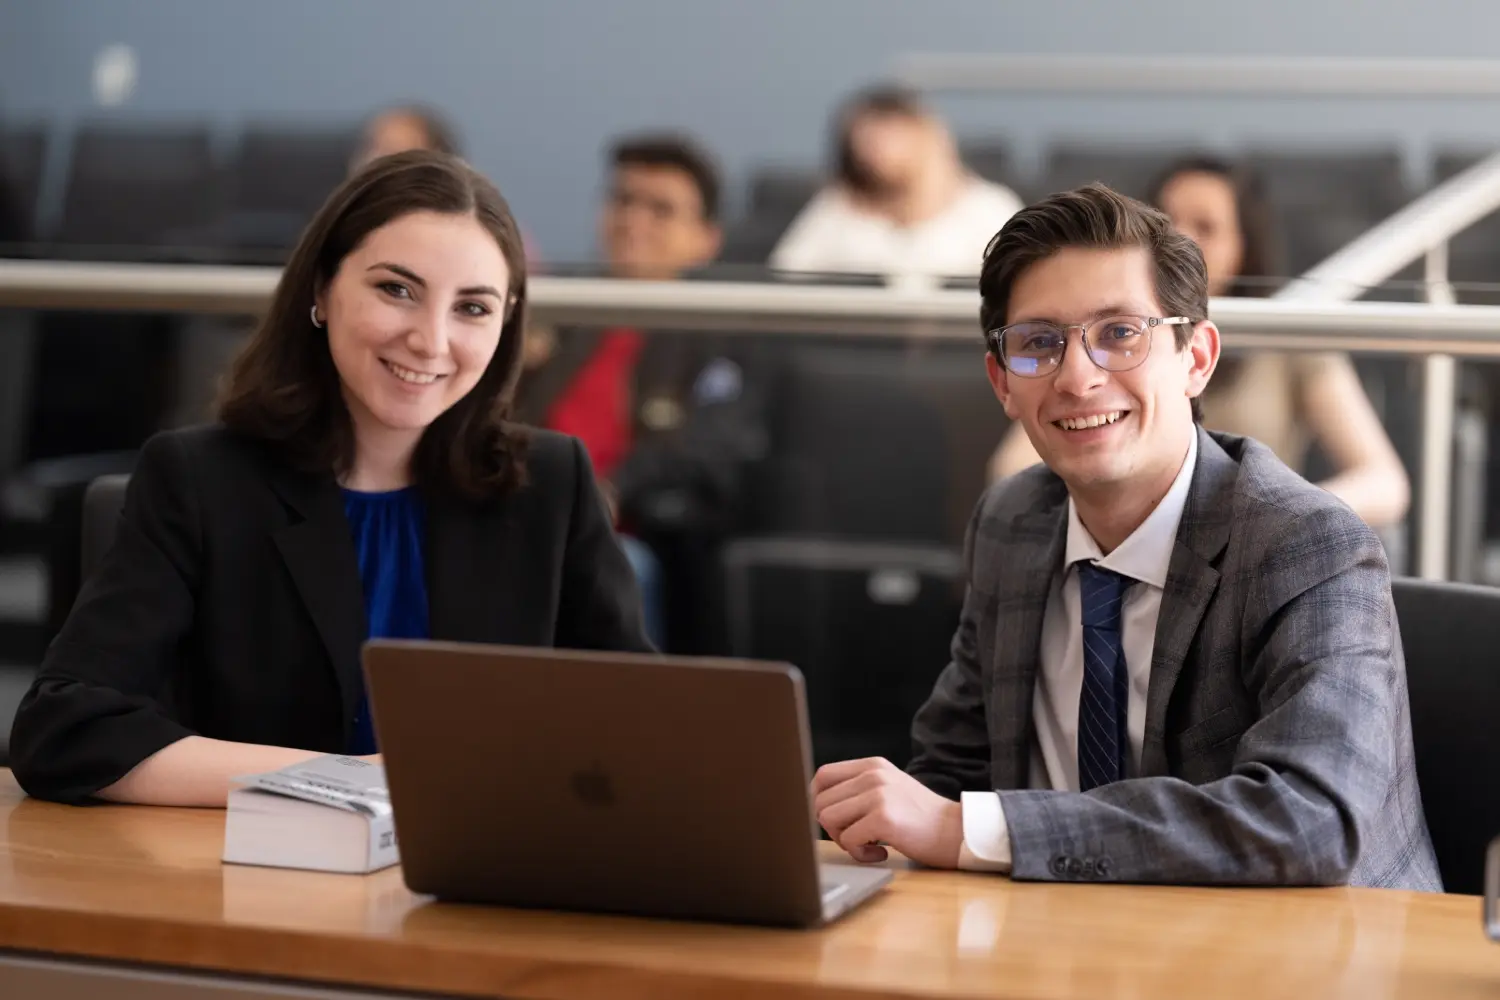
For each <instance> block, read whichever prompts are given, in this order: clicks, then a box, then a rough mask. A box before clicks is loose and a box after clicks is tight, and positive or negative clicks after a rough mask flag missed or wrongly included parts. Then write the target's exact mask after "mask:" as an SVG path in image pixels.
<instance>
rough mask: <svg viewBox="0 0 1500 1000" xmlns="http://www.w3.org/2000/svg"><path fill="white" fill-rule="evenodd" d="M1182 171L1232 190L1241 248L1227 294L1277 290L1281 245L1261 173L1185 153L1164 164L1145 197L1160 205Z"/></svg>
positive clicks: (1262, 293)
mask: <svg viewBox="0 0 1500 1000" xmlns="http://www.w3.org/2000/svg"><path fill="white" fill-rule="evenodd" d="M1183 174H1208V175H1209V176H1210V177H1217V178H1219V179H1220V180H1222V181H1223V182H1224V183H1226V184H1228V185H1229V188H1230V190H1232V191H1233V192H1234V211H1235V216H1236V217H1237V218H1238V221H1239V228H1240V237H1241V239H1243V240H1244V244H1245V245H1244V250H1243V252H1242V253H1241V255H1240V273H1239V274H1236V275H1235V276H1234V281H1233V283H1231V284H1230V286H1229V291H1228V294H1229V295H1233V296H1240V297H1243V298H1260V297H1262V296H1266V295H1270V294H1271V292H1273V291H1275V290H1276V286H1277V284H1278V283H1279V279H1281V278H1283V277H1285V273H1284V272H1285V268H1284V267H1283V265H1282V263H1281V249H1280V244H1279V243H1278V241H1277V239H1276V226H1275V220H1274V218H1273V217H1272V214H1271V204H1270V202H1269V201H1268V200H1267V198H1266V192H1265V185H1264V184H1263V183H1261V179H1260V175H1259V174H1257V173H1255V171H1253V170H1251V169H1250V168H1249V167H1247V166H1243V165H1237V164H1233V163H1230V162H1229V161H1228V160H1222V159H1220V158H1219V157H1217V156H1208V155H1201V154H1200V155H1196V156H1187V157H1184V158H1182V159H1180V160H1177V161H1176V162H1175V163H1173V164H1171V165H1170V166H1169V167H1167V169H1166V170H1163V171H1162V172H1161V174H1160V175H1159V176H1158V177H1157V179H1156V183H1154V184H1152V185H1151V195H1150V198H1149V199H1148V200H1149V201H1150V202H1151V204H1153V205H1155V206H1156V207H1157V208H1160V207H1161V197H1162V192H1164V191H1165V190H1166V188H1167V185H1168V184H1170V183H1171V182H1172V181H1174V180H1176V179H1177V178H1178V177H1181V176H1182V175H1183Z"/></svg>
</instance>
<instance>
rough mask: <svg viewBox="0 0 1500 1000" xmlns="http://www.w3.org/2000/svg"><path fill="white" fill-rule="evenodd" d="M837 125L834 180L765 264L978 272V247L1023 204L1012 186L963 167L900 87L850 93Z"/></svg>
mask: <svg viewBox="0 0 1500 1000" xmlns="http://www.w3.org/2000/svg"><path fill="white" fill-rule="evenodd" d="M835 132H836V136H835V161H836V162H835V172H836V177H835V180H834V182H833V183H832V184H831V185H830V186H828V187H826V188H824V189H823V190H822V191H821V192H820V193H819V194H818V195H816V196H815V197H814V198H813V200H812V201H811V202H810V203H809V204H808V205H807V207H806V208H805V209H803V210H802V213H801V214H800V215H799V216H798V217H797V219H796V221H795V222H793V223H792V225H791V228H789V229H788V230H787V232H786V235H784V236H783V237H782V238H781V242H780V243H779V244H777V246H776V249H775V250H774V251H773V252H772V254H771V258H770V262H769V263H770V266H771V267H772V268H775V269H777V270H783V271H802V272H824V273H861V274H877V275H885V276H887V277H889V278H891V279H893V280H896V281H903V280H908V281H909V280H912V279H917V280H922V279H927V280H931V279H935V278H942V277H973V276H977V275H978V274H979V266H980V263H981V262H982V261H983V260H984V250H985V247H986V246H988V245H989V242H990V240H991V239H992V238H993V237H994V235H995V234H996V233H997V232H999V231H1000V227H1001V226H1003V225H1005V220H1007V219H1009V218H1010V217H1011V216H1012V215H1014V214H1015V213H1016V212H1017V211H1019V210H1020V208H1021V200H1020V199H1019V198H1018V197H1016V194H1015V192H1013V191H1011V190H1010V189H1009V188H1007V187H1003V186H1001V185H999V184H993V183H991V182H989V181H986V180H983V179H981V178H979V177H976V176H975V175H974V174H972V173H970V172H969V171H968V170H967V169H966V168H965V167H964V165H963V162H962V160H961V159H960V158H959V154H958V149H957V147H956V145H955V144H954V141H953V136H952V134H951V133H949V131H948V128H947V126H946V125H944V124H943V122H942V121H941V120H940V119H939V118H938V117H937V116H936V115H934V114H932V113H931V112H930V111H929V110H928V109H927V108H925V107H924V106H923V105H922V104H921V103H920V102H919V101H918V100H917V98H916V97H915V95H913V94H910V93H908V92H906V91H904V90H900V89H896V88H878V89H873V90H869V91H866V92H864V93H862V94H860V95H858V96H856V97H855V98H854V99H853V100H852V101H850V102H849V103H848V104H847V105H846V106H845V107H844V109H843V110H842V111H841V113H840V114H839V116H838V124H837V126H836V129H835Z"/></svg>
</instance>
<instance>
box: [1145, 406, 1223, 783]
mask: <svg viewBox="0 0 1500 1000" xmlns="http://www.w3.org/2000/svg"><path fill="white" fill-rule="evenodd" d="M1238 475H1239V465H1238V464H1237V463H1236V462H1235V461H1234V460H1233V459H1232V458H1230V457H1229V455H1228V454H1226V453H1225V451H1224V449H1223V448H1221V447H1219V445H1218V443H1217V442H1215V441H1214V439H1213V438H1211V437H1210V436H1209V435H1208V433H1207V432H1206V431H1204V430H1203V429H1202V428H1199V430H1198V464H1197V467H1196V468H1195V469H1194V470H1193V481H1192V485H1191V486H1190V487H1189V489H1188V498H1187V504H1186V505H1185V506H1184V507H1183V510H1182V522H1181V523H1180V524H1179V525H1178V527H1177V542H1176V544H1175V545H1174V547H1173V549H1172V561H1171V564H1170V566H1169V568H1168V570H1167V584H1166V587H1165V588H1164V589H1163V592H1162V598H1161V611H1160V613H1159V614H1158V617H1157V622H1156V640H1155V645H1154V647H1153V650H1152V654H1151V678H1150V680H1149V681H1148V682H1147V686H1146V731H1145V735H1144V738H1143V740H1142V746H1141V774H1142V776H1143V777H1150V776H1154V775H1163V774H1166V773H1167V752H1166V727H1167V709H1168V708H1169V707H1170V705H1171V701H1172V690H1173V688H1175V687H1176V685H1177V678H1178V677H1179V676H1181V674H1182V668H1183V665H1184V664H1185V663H1186V662H1187V656H1188V653H1189V651H1190V650H1191V648H1192V645H1193V637H1194V636H1196V635H1197V634H1198V626H1199V624H1201V623H1202V621H1203V615H1204V614H1205V613H1206V612H1207V610H1208V603H1209V601H1210V600H1211V599H1212V598H1213V595H1214V591H1215V590H1217V589H1218V586H1219V571H1218V570H1217V569H1215V568H1214V563H1215V561H1216V560H1217V559H1218V557H1219V553H1221V552H1223V551H1224V547H1225V545H1227V544H1228V542H1229V529H1230V524H1231V520H1232V517H1233V500H1234V484H1235V481H1236V479H1237V478H1238Z"/></svg>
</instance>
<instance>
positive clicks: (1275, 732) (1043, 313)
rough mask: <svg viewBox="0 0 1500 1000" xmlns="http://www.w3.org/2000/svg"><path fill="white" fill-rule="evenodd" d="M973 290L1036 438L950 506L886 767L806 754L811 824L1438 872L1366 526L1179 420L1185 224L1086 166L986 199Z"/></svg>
mask: <svg viewBox="0 0 1500 1000" xmlns="http://www.w3.org/2000/svg"><path fill="white" fill-rule="evenodd" d="M980 294H981V297H982V304H981V307H980V317H981V320H982V322H983V326H984V330H985V339H986V344H987V346H988V349H989V353H988V354H987V356H986V366H987V368H988V372H989V378H990V382H991V383H992V384H993V385H994V389H995V395H996V396H997V397H999V399H1000V401H1001V403H1003V404H1004V407H1005V412H1006V413H1007V414H1008V415H1009V416H1010V417H1011V418H1012V419H1013V420H1015V421H1017V422H1019V423H1020V424H1021V425H1022V426H1023V427H1024V428H1025V430H1026V433H1027V436H1028V437H1029V438H1030V439H1031V443H1032V444H1033V445H1034V446H1035V448H1036V450H1037V452H1038V453H1039V454H1040V455H1041V456H1042V459H1043V461H1044V463H1045V464H1044V465H1040V466H1034V467H1032V468H1030V469H1027V470H1026V471H1024V472H1022V473H1020V474H1018V475H1016V476H1013V477H1011V478H1010V479H1006V480H1002V481H1001V482H999V483H997V484H995V485H994V486H993V487H991V489H990V490H989V492H988V493H987V494H986V495H985V496H984V498H983V499H982V500H981V501H980V503H979V506H978V508H977V510H976V511H975V513H974V517H973V520H972V522H971V523H970V526H969V538H968V544H967V547H966V556H965V558H966V568H967V574H968V591H967V595H966V598H965V602H964V609H963V613H962V616H961V618H960V621H959V625H958V631H957V634H956V635H955V636H954V639H953V647H952V660H951V662H950V663H949V664H948V666H947V668H946V669H945V670H944V671H943V673H942V675H941V676H940V677H939V679H938V682H937V685H936V687H935V688H934V690H933V693H932V696H931V698H930V699H929V700H928V702H927V704H926V705H925V706H923V708H922V709H921V711H920V712H919V713H918V715H917V718H916V721H915V723H914V725H913V741H914V744H915V751H916V753H915V755H914V757H913V759H912V762H911V764H910V766H909V768H908V772H909V773H904V772H902V771H900V770H898V769H896V768H895V767H894V766H892V765H891V764H890V763H888V762H886V761H883V760H859V761H847V762H844V763H839V764H830V765H828V766H826V767H824V768H822V769H820V770H819V772H818V774H817V776H816V777H815V779H814V782H813V793H814V795H815V797H816V808H817V811H818V817H819V821H820V822H821V823H822V824H823V826H824V828H825V829H826V830H828V832H829V834H830V835H831V836H832V837H833V838H834V839H835V840H836V841H838V842H839V844H840V845H842V846H843V847H844V848H845V849H846V850H847V851H849V852H850V853H851V854H852V855H854V856H855V857H856V858H858V859H860V860H865V861H876V860H880V859H881V858H883V857H884V856H885V846H889V847H893V848H895V849H896V850H899V851H901V852H903V853H905V854H906V855H908V856H909V857H911V858H913V859H915V860H917V861H919V862H922V863H924V864H928V865H933V866H938V867H948V868H953V867H961V868H973V869H981V870H992V871H1006V872H1010V873H1011V874H1012V875H1013V876H1014V877H1016V878H1026V879H1056V880H1077V881H1124V882H1163V883H1184V884H1187V883H1196V884H1236V885H1324V884H1343V883H1348V884H1353V885H1373V886H1390V887H1400V888H1409V889H1432V890H1435V889H1439V888H1440V882H1439V878H1438V873H1437V865H1436V861H1435V859H1434V857H1433V853H1432V847H1431V843H1430V841H1429V839H1428V835H1427V827H1426V823H1425V821H1424V819H1423V816H1422V807H1421V799H1420V796H1419V794H1418V789H1417V777H1416V772H1415V769H1414V765H1413V760H1412V740H1411V725H1410V720H1409V708H1408V705H1407V695H1406V677H1405V664H1404V661H1403V659H1402V654H1401V645H1400V638H1399V636H1398V634H1397V631H1396V623H1395V617H1394V611H1393V608H1392V603H1391V593H1390V573H1389V569H1388V567H1387V564H1386V560H1385V556H1384V553H1383V551H1382V549H1381V547H1380V544H1379V542H1378V541H1377V540H1376V538H1375V535H1374V534H1373V533H1371V531H1370V529H1369V528H1367V527H1366V526H1365V525H1364V524H1363V522H1361V521H1360V519H1359V518H1358V517H1356V516H1355V515H1354V514H1353V513H1352V512H1351V511H1350V510H1349V509H1348V508H1347V507H1345V506H1344V505H1343V504H1342V503H1341V502H1340V501H1338V500H1337V499H1335V498H1334V497H1333V496H1332V495H1330V494H1328V493H1326V492H1325V491H1323V490H1321V489H1319V488H1317V487H1315V486H1312V485H1310V484H1309V483H1307V482H1306V481H1304V480H1302V479H1301V478H1299V477H1298V476H1297V475H1296V474H1295V473H1293V472H1292V471H1291V470H1289V469H1288V468H1287V467H1286V466H1285V465H1283V464H1282V463H1281V462H1280V461H1278V460H1277V459H1276V457H1275V456H1274V455H1273V454H1272V453H1271V452H1270V450H1269V449H1267V448H1266V447H1264V446H1263V445H1261V444H1259V443H1257V442H1255V441H1252V440H1249V439H1247V438H1237V437H1230V436H1227V435H1221V434H1213V433H1209V432H1207V431H1204V430H1203V429H1202V428H1201V427H1199V426H1198V406H1197V400H1198V396H1199V395H1200V394H1201V393H1202V392H1203V389H1204V387H1205V386H1206V385H1207V384H1208V381H1209V378H1210V377H1211V376H1212V375H1213V371H1214V367H1215V365H1216V364H1217V363H1218V359H1219V331H1218V330H1217V328H1216V327H1215V326H1214V324H1213V323H1212V322H1210V321H1209V319H1208V289H1207V278H1206V275H1205V271H1204V265H1203V258H1202V255H1201V254H1200V252H1199V251H1198V249H1197V247H1196V245H1195V244H1194V243H1193V242H1192V240H1190V239H1188V238H1186V237H1183V236H1180V235H1177V234H1175V233H1174V232H1173V231H1172V228H1171V224H1170V222H1169V221H1168V220H1167V218H1166V216H1164V215H1162V214H1160V213H1158V212H1156V211H1154V210H1152V209H1150V208H1148V207H1146V206H1145V205H1142V204H1140V203H1139V202H1135V201H1132V200H1131V199H1128V198H1125V197H1122V196H1120V195H1118V194H1116V193H1115V192H1113V191H1111V190H1109V189H1108V188H1105V187H1102V186H1099V185H1091V186H1089V187H1085V188H1082V189H1079V190H1077V191H1072V192H1067V193H1064V194H1059V195H1054V196H1053V197H1051V198H1049V199H1047V200H1045V201H1042V202H1040V203H1039V204H1037V205H1034V206H1032V207H1030V208H1027V209H1025V210H1023V211H1022V212H1020V213H1019V214H1017V215H1016V216H1015V217H1013V218H1012V219H1011V221H1010V222H1009V223H1007V225H1006V226H1005V228H1004V229H1003V230H1001V232H1000V234H999V236H997V237H996V238H995V240H994V241H993V242H992V243H991V245H990V247H989V250H988V252H987V253H986V256H985V262H984V270H983V273H982V276H981V278H980ZM882 845H885V846H882Z"/></svg>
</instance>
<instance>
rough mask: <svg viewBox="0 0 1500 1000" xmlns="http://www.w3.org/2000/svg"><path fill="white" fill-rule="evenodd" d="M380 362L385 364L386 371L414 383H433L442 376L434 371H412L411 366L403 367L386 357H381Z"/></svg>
mask: <svg viewBox="0 0 1500 1000" xmlns="http://www.w3.org/2000/svg"><path fill="white" fill-rule="evenodd" d="M380 363H381V364H383V365H385V368H386V371H388V372H390V373H391V374H392V375H394V376H396V377H397V378H399V379H400V380H401V381H403V382H410V383H411V384H412V385H431V384H432V383H433V382H436V381H437V380H438V379H440V378H442V376H441V375H438V374H435V373H433V372H416V371H412V370H411V369H410V368H402V367H401V366H400V365H398V364H396V363H395V362H394V361H386V360H385V359H384V358H382V359H381V361H380Z"/></svg>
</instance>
